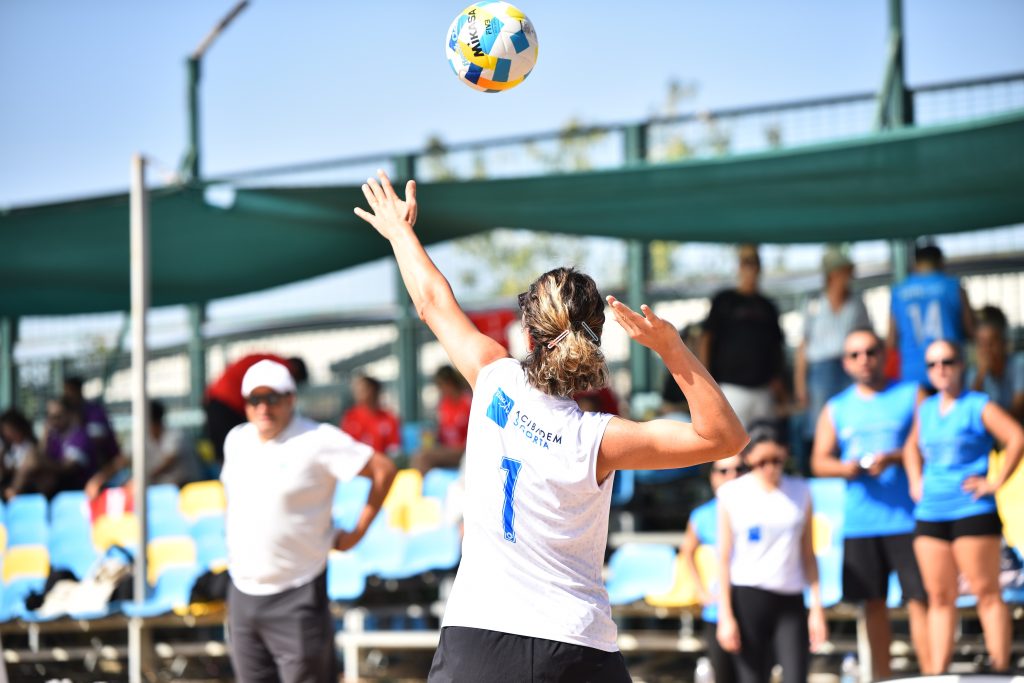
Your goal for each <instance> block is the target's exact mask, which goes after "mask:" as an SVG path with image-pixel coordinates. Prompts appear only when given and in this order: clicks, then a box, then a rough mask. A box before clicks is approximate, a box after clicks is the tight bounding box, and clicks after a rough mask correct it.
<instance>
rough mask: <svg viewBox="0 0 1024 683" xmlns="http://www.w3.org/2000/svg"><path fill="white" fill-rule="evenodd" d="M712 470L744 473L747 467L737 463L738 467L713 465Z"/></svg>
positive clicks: (722, 472)
mask: <svg viewBox="0 0 1024 683" xmlns="http://www.w3.org/2000/svg"><path fill="white" fill-rule="evenodd" d="M711 471H712V472H714V473H715V474H721V475H723V476H724V475H729V474H734V473H735V474H743V473H744V472H746V468H745V467H743V465H737V466H736V467H712V468H711Z"/></svg>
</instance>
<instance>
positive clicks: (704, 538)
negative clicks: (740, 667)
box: [679, 455, 745, 683]
mask: <svg viewBox="0 0 1024 683" xmlns="http://www.w3.org/2000/svg"><path fill="white" fill-rule="evenodd" d="M744 471H745V470H744V468H743V459H742V458H740V456H738V455H734V456H733V457H731V458H724V459H722V460H719V461H717V462H713V463H711V474H710V475H709V476H710V479H711V495H712V497H711V500H709V501H707V502H706V503H703V504H702V505H699V506H697V507H696V508H694V510H693V512H691V513H690V519H689V521H688V522H687V524H686V534H685V535H684V536H683V543H682V545H681V546H680V548H679V552H680V553H681V554H682V556H683V557H684V558H685V560H686V564H685V565H684V566H685V567H686V570H687V571H688V572H689V573H690V580H691V581H692V582H693V585H694V586H696V587H697V595H698V597H699V599H700V603H701V604H702V605H703V606H704V609H703V610H701V615H700V617H701V620H702V621H703V622H704V640H705V641H706V642H707V647H708V658H709V659H710V660H711V668H712V670H713V671H714V674H715V683H734V681H735V680H736V665H735V663H734V662H733V658H732V655H730V654H729V653H728V652H726V651H725V650H723V649H722V645H721V643H719V642H718V636H717V631H718V594H719V583H718V582H717V581H716V582H715V583H714V584H712V585H707V584H705V583H704V581H703V579H702V578H701V575H700V571H698V568H697V548H698V547H700V546H702V545H705V546H708V547H709V548H712V549H715V550H716V551H717V549H718V499H717V498H715V497H714V496H715V494H716V493H717V492H718V488H719V487H720V486H721V485H722V484H725V483H727V482H730V481H733V480H734V479H736V477H738V476H739V475H740V474H742V473H743V472H744Z"/></svg>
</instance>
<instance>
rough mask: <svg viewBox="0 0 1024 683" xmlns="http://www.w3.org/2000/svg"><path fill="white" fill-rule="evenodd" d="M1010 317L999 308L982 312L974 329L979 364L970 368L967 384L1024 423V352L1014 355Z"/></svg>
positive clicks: (988, 308) (985, 308)
mask: <svg viewBox="0 0 1024 683" xmlns="http://www.w3.org/2000/svg"><path fill="white" fill-rule="evenodd" d="M1008 332H1009V325H1008V323H1007V321H1006V316H1005V315H1004V314H1003V312H1002V311H1001V310H1000V309H999V308H997V307H995V306H985V307H984V308H982V309H981V310H980V311H978V320H977V323H976V325H975V330H974V342H975V350H976V351H977V363H976V364H975V366H974V367H972V368H968V369H967V377H966V380H965V382H966V385H967V388H968V389H970V390H971V391H980V392H982V393H984V394H987V395H988V397H989V398H990V399H992V400H993V401H995V402H996V403H997V404H999V406H1000V407H1001V408H1002V409H1003V410H1005V411H1006V412H1008V413H1010V415H1013V416H1014V417H1015V418H1016V419H1017V421H1018V422H1024V353H1014V354H1011V353H1010V345H1009V341H1008V338H1007V335H1008Z"/></svg>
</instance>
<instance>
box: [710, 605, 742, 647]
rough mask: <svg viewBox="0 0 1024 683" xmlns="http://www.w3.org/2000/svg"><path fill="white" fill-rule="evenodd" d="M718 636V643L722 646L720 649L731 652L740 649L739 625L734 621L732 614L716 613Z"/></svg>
mask: <svg viewBox="0 0 1024 683" xmlns="http://www.w3.org/2000/svg"><path fill="white" fill-rule="evenodd" d="M715 635H716V636H717V637H718V644H719V645H721V646H722V649H723V650H725V651H726V652H732V653H733V654H735V653H737V652H739V651H740V646H741V645H742V643H741V642H740V627H739V624H737V623H736V618H735V617H733V616H731V615H730V616H724V615H721V614H720V615H718V628H717V629H716V634H715Z"/></svg>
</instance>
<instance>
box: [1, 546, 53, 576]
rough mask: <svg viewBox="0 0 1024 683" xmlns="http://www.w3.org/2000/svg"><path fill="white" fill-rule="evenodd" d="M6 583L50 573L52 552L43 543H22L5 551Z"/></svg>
mask: <svg viewBox="0 0 1024 683" xmlns="http://www.w3.org/2000/svg"><path fill="white" fill-rule="evenodd" d="M3 559H4V584H5V585H7V584H10V583H11V582H12V581H15V580H17V579H45V578H46V577H47V576H49V575H50V552H49V551H48V550H47V549H46V546H42V545H22V546H18V547H16V548H11V549H9V550H8V551H7V552H5V553H4V558H3Z"/></svg>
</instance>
